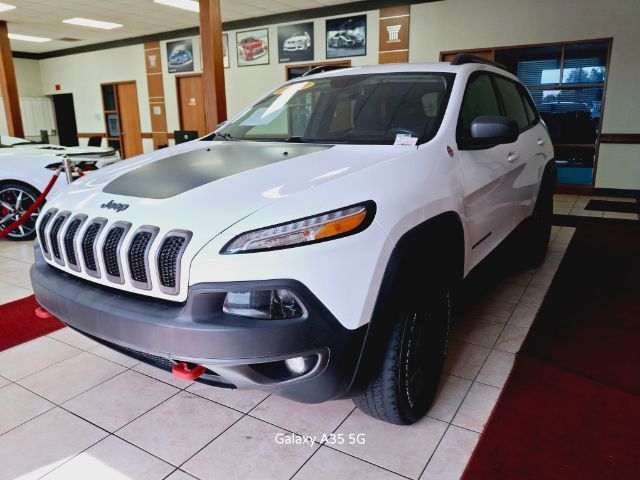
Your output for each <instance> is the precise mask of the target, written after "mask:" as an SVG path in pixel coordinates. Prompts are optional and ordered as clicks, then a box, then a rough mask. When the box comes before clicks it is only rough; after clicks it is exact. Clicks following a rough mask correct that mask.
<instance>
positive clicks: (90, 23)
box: [62, 17, 122, 30]
mask: <svg viewBox="0 0 640 480" xmlns="http://www.w3.org/2000/svg"><path fill="white" fill-rule="evenodd" d="M62 23H69V24H71V25H80V26H82V27H91V28H102V29H103V30H111V29H113V28H120V27H121V26H122V25H121V24H119V23H111V22H103V21H101V20H91V19H90V18H80V17H75V18H68V19H66V20H62Z"/></svg>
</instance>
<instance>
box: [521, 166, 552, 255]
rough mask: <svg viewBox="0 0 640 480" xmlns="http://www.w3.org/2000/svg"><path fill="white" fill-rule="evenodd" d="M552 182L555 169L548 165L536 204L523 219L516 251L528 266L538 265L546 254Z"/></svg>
mask: <svg viewBox="0 0 640 480" xmlns="http://www.w3.org/2000/svg"><path fill="white" fill-rule="evenodd" d="M554 184H555V169H553V168H552V167H550V168H548V169H547V170H545V174H544V176H543V181H542V185H540V191H539V192H538V198H537V199H536V205H535V207H534V209H533V213H532V214H531V216H530V217H529V218H528V219H527V220H525V224H524V228H523V229H522V233H521V241H520V242H519V243H518V249H517V251H518V252H520V253H519V255H521V256H522V260H523V264H524V266H525V267H528V268H534V267H537V266H538V265H540V264H541V263H542V262H544V259H545V257H546V255H547V248H548V247H549V240H550V239H551V221H552V217H553V187H554Z"/></svg>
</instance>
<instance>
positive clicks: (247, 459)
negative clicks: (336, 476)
mask: <svg viewBox="0 0 640 480" xmlns="http://www.w3.org/2000/svg"><path fill="white" fill-rule="evenodd" d="M289 435H291V434H289V433H287V432H285V431H283V430H281V429H279V428H277V427H274V426H273V425H269V424H268V423H265V422H262V421H260V420H257V419H255V418H251V417H244V418H243V419H241V420H240V421H239V422H238V423H236V424H234V425H233V426H232V427H231V428H230V429H229V430H227V431H226V432H224V433H223V434H222V435H220V437H218V438H216V439H215V440H214V441H213V442H211V443H210V444H209V445H207V446H206V447H205V448H204V449H203V450H202V451H201V452H199V453H198V454H197V455H195V456H194V457H193V458H191V459H190V460H189V461H188V462H186V463H185V464H184V465H183V466H182V467H181V468H182V469H183V470H185V471H186V472H188V473H190V474H192V475H195V476H196V477H198V478H201V479H202V480H209V479H215V480H218V479H225V480H234V479H238V480H251V479H256V480H266V479H269V480H271V479H289V478H291V476H292V475H293V474H294V473H295V472H296V471H297V470H298V469H299V468H300V467H301V466H302V465H303V464H304V462H305V461H306V460H307V459H308V458H309V457H310V456H311V455H313V453H314V452H315V451H316V450H317V449H318V445H317V444H312V445H311V446H309V444H306V445H284V444H280V443H278V442H279V441H281V440H278V439H282V438H290V437H289Z"/></svg>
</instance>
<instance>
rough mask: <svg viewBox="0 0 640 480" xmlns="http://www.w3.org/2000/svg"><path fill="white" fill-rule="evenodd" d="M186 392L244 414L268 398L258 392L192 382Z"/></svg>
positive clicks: (266, 394) (263, 393)
mask: <svg viewBox="0 0 640 480" xmlns="http://www.w3.org/2000/svg"><path fill="white" fill-rule="evenodd" d="M187 391H189V392H193V393H195V394H197V395H200V396H202V397H205V398H208V399H209V400H213V401H214V402H217V403H221V404H222V405H226V406H228V407H231V408H235V409H236V410H240V411H241V412H245V413H246V412H248V411H249V410H251V409H252V408H253V407H255V406H256V405H258V404H259V403H260V402H261V401H262V400H264V399H265V398H267V397H268V396H269V394H268V393H265V392H261V391H259V390H238V389H229V388H219V387H212V386H210V385H205V384H203V383H198V382H194V383H193V385H191V386H190V387H189V388H187Z"/></svg>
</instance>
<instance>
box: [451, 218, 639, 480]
mask: <svg viewBox="0 0 640 480" xmlns="http://www.w3.org/2000/svg"><path fill="white" fill-rule="evenodd" d="M639 272H640V225H638V224H631V223H627V224H606V225H603V224H589V225H581V226H579V227H578V230H577V232H576V234H575V236H574V238H573V240H572V243H571V245H570V246H569V249H568V250H567V253H566V256H565V258H564V260H563V262H562V265H561V266H560V269H559V271H558V273H557V275H556V277H555V279H554V281H553V283H552V285H551V288H550V290H549V294H548V295H547V298H546V299H545V302H544V304H543V306H542V308H541V310H540V312H539V313H538V317H537V318H536V321H535V323H534V325H533V327H532V329H531V331H530V333H529V337H528V338H527V341H526V342H525V345H524V346H523V349H522V351H521V353H520V354H519V355H518V358H517V361H516V364H515V366H514V369H513V372H512V374H511V377H510V379H509V380H508V382H507V384H506V385H505V389H504V391H503V393H502V396H501V398H500V400H499V402H498V405H497V406H496V409H495V410H494V413H493V416H492V417H491V419H490V420H489V423H488V425H487V426H486V428H485V431H484V433H483V435H482V437H481V439H480V442H479V444H478V446H477V448H476V451H475V452H474V454H473V456H472V458H471V461H470V462H469V465H468V466H467V470H466V472H465V475H464V479H465V480H475V479H523V480H524V479H536V480H539V479H562V480H564V479H582V480H584V479H588V480H591V479H592V480H596V479H597V480H600V479H607V480H614V479H625V480H627V479H630V478H639V477H638V475H640V473H639V472H640V454H639V450H638V448H639V447H638V446H639V445H640V276H639V275H638V273H639Z"/></svg>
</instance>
